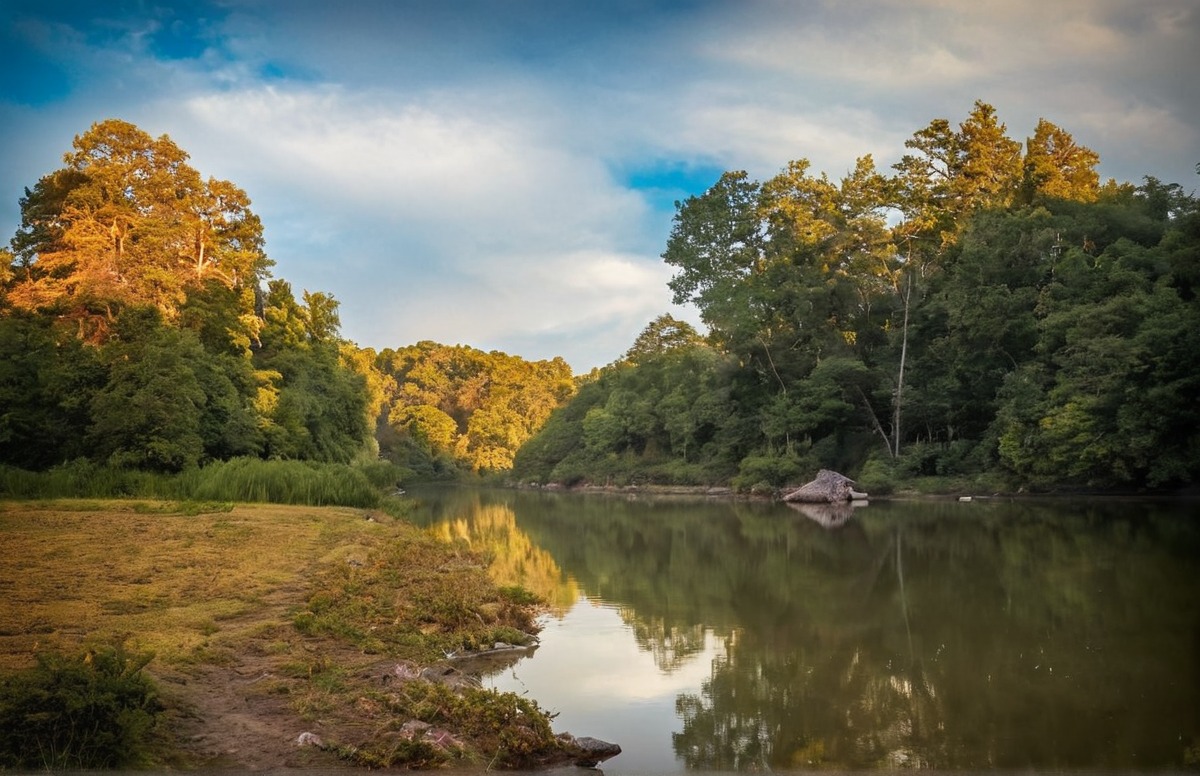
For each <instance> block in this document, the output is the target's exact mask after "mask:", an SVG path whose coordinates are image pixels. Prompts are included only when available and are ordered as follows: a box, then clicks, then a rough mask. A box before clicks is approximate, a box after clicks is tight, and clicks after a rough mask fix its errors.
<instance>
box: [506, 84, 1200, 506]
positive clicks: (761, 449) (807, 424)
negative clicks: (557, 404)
mask: <svg viewBox="0 0 1200 776" xmlns="http://www.w3.org/2000/svg"><path fill="white" fill-rule="evenodd" d="M906 147H907V149H908V151H909V153H908V154H906V155H905V156H904V157H903V158H902V160H901V161H900V162H899V163H898V164H896V165H895V167H894V170H893V172H892V173H891V174H884V173H883V172H880V171H879V170H877V169H876V168H875V165H874V162H873V161H872V159H871V158H870V157H869V156H867V157H863V158H861V159H859V160H858V163H857V165H856V167H855V169H854V170H853V171H852V172H850V173H849V174H848V175H846V176H845V177H844V178H842V179H841V180H839V181H833V180H830V179H829V178H828V177H827V176H826V175H824V174H822V175H820V176H814V175H813V174H811V173H810V172H809V163H808V162H807V161H806V160H799V161H794V162H791V163H789V164H788V165H787V167H786V168H785V169H784V170H783V171H782V172H781V173H780V174H779V175H777V176H775V177H774V178H772V179H770V180H768V181H766V182H759V181H754V180H751V179H750V178H749V176H747V175H746V173H744V172H728V173H726V174H725V175H723V176H722V177H721V179H720V180H719V181H718V182H717V183H716V184H715V185H714V186H713V187H712V188H711V189H709V190H708V191H707V192H705V193H704V194H702V195H700V196H696V197H691V198H689V199H688V200H686V201H684V202H681V203H678V205H677V212H676V216H675V220H674V226H673V229H672V232H671V235H670V238H669V240H668V243H667V246H666V250H665V252H664V253H663V258H664V260H665V261H666V262H667V263H668V264H670V265H671V266H673V267H675V269H676V274H675V276H674V277H673V279H672V280H671V283H670V287H671V289H672V290H673V292H674V295H675V301H676V302H677V303H684V302H691V303H694V304H695V305H696V306H697V307H698V309H699V311H700V315H701V318H702V320H703V321H704V323H705V324H706V325H707V327H708V329H709V334H708V335H707V337H704V338H701V337H699V336H698V335H697V334H696V332H695V331H693V330H691V327H689V326H687V325H686V324H684V323H681V322H679V321H675V320H673V319H671V318H670V317H664V318H660V319H659V320H657V321H655V322H654V323H653V324H651V326H650V327H649V328H648V329H647V330H646V331H645V332H644V333H643V336H642V337H641V338H639V342H638V343H637V344H635V347H634V348H633V349H631V351H630V353H628V354H627V355H626V356H625V358H623V359H621V360H619V361H618V362H616V363H614V364H613V365H611V366H609V367H607V368H606V369H604V370H602V371H601V373H600V374H599V376H598V378H597V379H595V380H594V381H593V382H590V383H589V384H586V385H584V386H583V387H582V388H581V389H580V391H579V394H578V395H577V397H576V398H575V399H574V400H573V401H572V402H571V403H570V404H569V405H568V406H566V407H564V408H563V409H561V410H559V411H558V412H556V413H555V414H554V415H553V416H551V418H550V420H549V422H548V423H547V425H546V426H545V428H544V429H543V430H542V432H541V433H540V434H539V435H537V436H535V437H534V438H533V439H532V440H531V441H530V442H529V443H528V444H526V445H525V446H524V447H523V448H522V450H521V452H520V453H519V455H518V456H517V459H516V462H515V471H514V473H515V475H516V476H517V477H518V478H520V479H523V480H526V481H529V480H533V481H539V482H547V481H559V482H577V481H583V480H588V481H593V482H594V481H610V482H621V483H624V482H638V481H650V482H654V481H659V482H674V483H697V484H699V483H711V482H718V481H732V482H734V483H735V484H737V485H739V486H741V487H743V488H746V489H754V488H761V489H770V488H774V487H778V486H780V485H783V484H785V483H788V482H794V481H796V480H797V479H798V478H802V477H806V476H809V475H811V473H812V472H814V471H816V469H818V468H821V467H830V468H835V469H838V470H841V471H844V472H848V473H851V474H853V475H857V476H858V477H859V479H860V481H861V482H863V483H864V484H865V485H867V486H869V487H873V488H876V489H886V488H888V487H890V486H891V485H892V483H894V482H895V481H896V480H898V479H911V478H914V477H925V476H935V477H937V476H940V477H956V478H966V479H973V480H976V481H978V482H980V483H986V484H988V485H1000V484H1004V485H1010V486H1011V485H1016V484H1028V485H1034V486H1041V487H1050V486H1072V487H1105V488H1112V487H1172V486H1179V485H1183V484H1187V483H1191V482H1195V480H1196V478H1197V476H1198V475H1200V405H1198V404H1197V402H1196V399H1195V397H1196V396H1198V395H1200V305H1198V304H1197V300H1196V291H1197V283H1198V282H1200V206H1198V203H1197V200H1196V199H1195V198H1194V196H1192V195H1191V194H1189V193H1187V192H1185V191H1184V190H1183V189H1182V188H1181V187H1180V186H1179V185H1177V184H1165V183H1163V182H1161V181H1159V180H1156V179H1154V178H1150V177H1148V178H1146V179H1145V180H1144V182H1143V183H1142V184H1141V185H1138V186H1135V185H1132V184H1128V183H1124V184H1119V183H1117V182H1115V181H1109V182H1108V183H1106V184H1104V185H1101V184H1100V182H1099V178H1098V175H1097V173H1096V171H1095V167H1096V165H1097V164H1098V161H1099V157H1098V156H1097V155H1096V154H1095V153H1094V152H1093V151H1091V150H1090V149H1087V148H1084V147H1081V146H1079V145H1077V144H1076V143H1075V142H1074V140H1073V138H1072V137H1071V135H1070V134H1069V133H1067V132H1066V131H1064V130H1062V129H1061V128H1059V127H1057V126H1055V125H1053V124H1051V123H1050V122H1048V121H1045V120H1043V121H1041V122H1039V124H1038V126H1037V128H1036V129H1035V131H1034V134H1033V135H1032V136H1031V137H1029V138H1028V139H1027V140H1026V142H1025V143H1024V144H1022V143H1019V142H1017V141H1015V140H1013V139H1011V138H1009V137H1008V136H1007V134H1006V128H1005V126H1004V125H1003V124H1001V123H999V121H998V119H997V117H996V115H995V112H994V110H993V109H992V108H991V106H989V105H986V104H985V103H982V102H977V103H976V104H975V106H974V108H973V110H972V111H971V113H970V115H969V116H967V118H966V119H965V120H964V121H963V122H961V123H960V124H959V125H958V126H957V127H954V126H952V125H951V124H950V123H949V122H948V121H946V120H943V119H938V120H935V121H933V122H931V123H930V124H929V126H927V127H925V128H923V129H921V130H919V131H918V132H916V133H915V134H914V135H913V136H912V138H911V139H910V140H909V141H907V143H906Z"/></svg>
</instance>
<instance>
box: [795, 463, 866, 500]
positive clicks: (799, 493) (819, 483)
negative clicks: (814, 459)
mask: <svg viewBox="0 0 1200 776" xmlns="http://www.w3.org/2000/svg"><path fill="white" fill-rule="evenodd" d="M852 485H854V480H852V479H850V478H849V477H846V476H844V475H841V474H838V473H837V472H835V471H830V470H829V469H822V470H821V471H819V472H817V477H816V479H814V480H813V481H812V482H810V483H808V484H807V485H804V486H802V487H800V488H797V489H796V490H793V491H792V492H791V493H788V494H787V495H786V496H784V497H783V500H784V501H787V502H791V503H797V502H798V503H803V504H837V503H840V502H844V501H852V500H854V499H865V498H866V497H867V494H866V493H859V492H858V491H856V490H854V488H852V487H851V486H852Z"/></svg>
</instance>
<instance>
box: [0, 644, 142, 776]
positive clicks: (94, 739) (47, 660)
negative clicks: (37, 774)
mask: <svg viewBox="0 0 1200 776" xmlns="http://www.w3.org/2000/svg"><path fill="white" fill-rule="evenodd" d="M152 657H153V656H152V655H132V654H130V653H128V652H126V651H125V647H124V644H123V643H122V642H120V641H117V642H114V643H112V644H109V645H102V646H97V647H93V648H91V649H88V650H86V651H84V652H81V653H79V654H76V655H71V656H64V655H62V654H60V653H55V652H49V653H41V654H39V655H38V656H37V665H35V666H34V667H33V668H32V669H29V670H27V671H24V672H21V673H18V674H15V675H12V676H9V677H7V678H5V679H3V680H0V766H3V767H7V768H44V769H68V768H69V769H80V768H114V767H119V766H131V765H144V764H145V763H146V762H147V760H148V758H149V741H150V734H151V732H152V731H153V729H154V727H155V725H156V723H157V720H158V714H159V712H160V711H161V706H160V704H159V701H158V692H157V690H156V689H155V686H154V684H153V683H152V682H151V681H150V680H149V679H148V678H147V677H146V676H144V675H143V674H142V669H143V668H144V667H145V666H146V664H147V663H148V662H150V660H151V658H152Z"/></svg>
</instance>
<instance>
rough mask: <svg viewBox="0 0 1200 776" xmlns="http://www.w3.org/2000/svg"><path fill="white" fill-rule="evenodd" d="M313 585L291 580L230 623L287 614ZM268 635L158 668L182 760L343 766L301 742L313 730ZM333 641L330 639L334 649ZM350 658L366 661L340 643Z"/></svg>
mask: <svg viewBox="0 0 1200 776" xmlns="http://www.w3.org/2000/svg"><path fill="white" fill-rule="evenodd" d="M304 596H305V591H304V590H303V589H301V588H299V587H285V588H280V589H277V590H275V591H273V592H272V593H271V594H270V595H269V597H268V600H267V601H266V602H264V605H263V606H262V607H261V608H259V609H257V610H255V611H254V612H253V614H250V615H246V616H243V617H241V618H238V620H237V621H234V622H230V623H228V625H229V626H230V627H231V628H236V629H238V630H253V629H254V627H255V626H256V625H268V626H269V624H270V623H277V622H279V621H281V620H284V619H285V615H286V612H287V611H288V610H289V609H291V608H292V607H294V606H297V605H299V604H302V603H303V601H304ZM270 634H271V631H270V630H265V631H263V637H260V638H258V639H255V640H252V641H249V642H246V643H245V645H244V648H239V649H238V650H237V651H233V652H229V653H227V654H226V655H224V656H223V659H222V660H220V664H218V665H202V666H197V667H194V668H189V669H187V670H161V669H160V670H159V671H156V672H154V673H155V678H156V679H158V681H159V686H160V687H161V689H162V690H163V693H164V696H165V698H164V699H165V700H166V702H167V704H168V706H169V707H170V712H169V714H168V719H169V720H170V722H169V728H170V737H171V739H172V740H173V741H174V742H175V745H176V746H177V747H178V750H179V751H178V756H179V757H180V758H181V760H182V762H181V763H180V764H181V765H183V766H185V767H188V768H194V767H200V768H204V769H218V770H236V771H259V772H262V771H271V770H276V769H280V768H313V767H325V768H328V767H338V766H341V765H343V764H342V763H340V761H339V760H338V759H337V757H336V756H335V755H334V754H333V753H331V752H326V751H323V750H321V749H319V748H317V747H315V746H302V745H299V744H298V743H297V739H298V738H299V736H300V734H301V733H304V732H313V728H314V724H313V723H311V722H305V721H304V720H302V719H301V718H300V716H299V715H298V714H297V713H296V711H295V710H294V709H293V708H291V706H290V703H289V698H288V695H287V694H286V693H284V692H280V691H279V690H280V688H281V687H283V686H286V683H287V679H286V678H285V677H284V671H283V666H284V663H285V660H286V658H282V657H280V656H278V655H271V654H264V653H265V652H267V650H266V649H265V644H264V642H265V641H266V640H267V639H268V638H269V636H270ZM332 648H333V646H332V645H330V644H326V643H322V645H321V649H322V651H323V653H325V654H328V653H329V652H330V650H331V649H332ZM339 653H340V654H337V656H336V659H338V660H341V661H343V663H342V664H344V665H353V664H354V663H355V662H356V661H357V662H362V661H363V656H362V655H361V654H359V653H358V652H356V651H353V650H339Z"/></svg>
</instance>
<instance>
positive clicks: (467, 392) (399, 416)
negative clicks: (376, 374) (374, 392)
mask: <svg viewBox="0 0 1200 776" xmlns="http://www.w3.org/2000/svg"><path fill="white" fill-rule="evenodd" d="M376 363H377V368H378V370H379V371H380V372H381V373H382V374H383V375H385V376H386V378H387V380H388V384H389V385H390V386H391V388H390V395H389V396H387V397H386V399H385V401H384V408H383V414H382V416H381V420H382V421H383V422H384V423H385V424H386V425H385V428H384V430H385V431H386V432H387V434H386V438H387V439H388V440H389V441H388V444H387V445H386V446H385V447H386V449H385V450H384V451H383V452H384V453H385V454H386V455H389V456H391V457H392V458H394V459H397V462H399V463H403V464H405V465H407V466H410V467H411V468H414V469H417V470H424V471H425V472H426V473H428V474H448V473H452V472H454V471H457V470H466V471H474V472H500V471H507V470H508V469H510V468H512V463H513V456H514V455H515V454H516V452H517V450H518V449H519V448H520V447H521V445H523V444H524V443H525V442H526V440H528V439H529V438H530V437H531V436H532V435H533V433H534V432H535V431H537V430H538V429H540V428H541V426H542V424H543V423H545V421H546V418H548V417H549V415H550V413H551V412H552V411H553V410H554V409H556V408H557V407H559V406H560V405H561V404H562V403H563V402H564V401H566V400H567V399H568V398H569V397H570V396H571V395H572V394H573V393H574V391H575V385H574V382H573V380H572V375H571V368H570V367H569V366H568V365H567V363H566V362H565V361H563V360H562V359H561V358H555V359H552V360H549V361H526V360H524V359H522V358H520V357H517V356H510V355H508V354H506V353H501V352H498V351H492V352H490V353H485V352H483V351H480V350H476V349H475V348H471V347H468V346H465V345H455V346H450V345H440V344H438V343H435V342H427V341H426V342H419V343H417V344H416V345H411V346H409V347H405V348H399V349H396V350H392V349H385V350H383V351H382V352H381V353H380V354H379V356H378V358H377V359H376Z"/></svg>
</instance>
